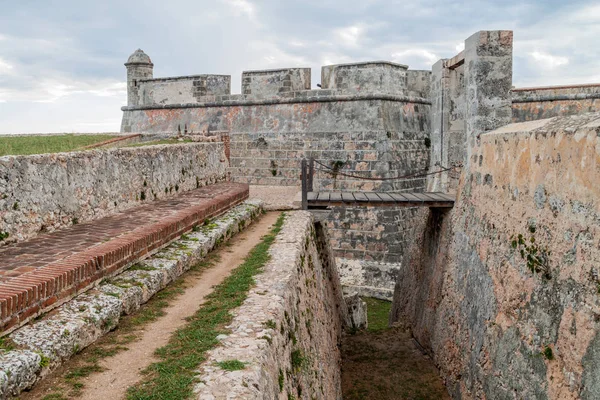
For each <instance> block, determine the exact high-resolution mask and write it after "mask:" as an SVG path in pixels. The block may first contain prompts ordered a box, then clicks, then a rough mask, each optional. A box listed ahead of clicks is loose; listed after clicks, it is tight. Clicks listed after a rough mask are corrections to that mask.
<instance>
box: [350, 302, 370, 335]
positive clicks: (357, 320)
mask: <svg viewBox="0 0 600 400" xmlns="http://www.w3.org/2000/svg"><path fill="white" fill-rule="evenodd" d="M344 300H345V301H346V306H347V307H348V318H349V319H350V328H352V329H356V330H361V329H367V328H368V327H369V321H368V319H367V303H365V302H364V301H363V300H362V299H361V298H360V296H359V295H358V293H355V294H353V295H350V296H345V297H344Z"/></svg>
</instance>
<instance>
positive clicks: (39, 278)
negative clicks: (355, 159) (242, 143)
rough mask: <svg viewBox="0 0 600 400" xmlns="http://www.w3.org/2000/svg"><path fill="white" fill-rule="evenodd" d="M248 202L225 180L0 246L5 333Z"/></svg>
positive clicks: (243, 188)
mask: <svg viewBox="0 0 600 400" xmlns="http://www.w3.org/2000/svg"><path fill="white" fill-rule="evenodd" d="M247 198H248V185H246V184H240V183H231V182H228V183H219V184H215V185H211V186H206V187H203V188H200V189H197V190H193V191H189V192H186V193H183V194H181V195H179V196H177V197H174V198H171V199H169V200H163V201H156V202H154V203H152V204H148V205H144V206H140V207H137V208H134V209H130V210H127V211H125V212H122V213H119V214H116V215H113V216H110V217H106V218H102V219H98V220H95V221H90V222H87V223H83V224H78V225H74V226H72V227H70V228H67V229H63V230H60V231H56V232H52V233H47V234H41V235H39V236H37V237H36V238H34V239H31V240H28V241H25V242H20V243H16V244H13V245H10V246H5V247H2V248H0V332H1V333H3V334H4V333H8V332H10V331H12V330H14V329H16V328H17V327H19V326H21V325H23V324H24V323H26V322H27V321H28V320H29V319H30V318H32V317H34V316H36V315H38V314H40V313H42V312H46V311H49V310H51V309H52V308H54V307H57V306H58V305H60V304H62V303H64V302H65V301H67V300H69V299H70V298H72V297H73V296H75V295H76V294H79V293H81V292H83V291H85V290H87V289H88V288H89V287H91V286H92V285H93V284H94V283H95V282H97V281H99V280H101V279H102V278H104V277H106V276H111V275H114V274H116V273H118V272H120V271H121V270H123V269H124V268H125V267H127V266H128V265H130V264H132V263H134V262H136V261H137V260H139V259H140V258H143V257H145V256H147V255H149V254H150V253H152V252H154V251H156V250H157V249H159V248H161V247H162V246H164V245H165V244H167V243H169V242H170V241H172V240H173V239H175V238H177V237H179V236H181V235H182V234H183V233H185V232H187V231H189V230H191V229H192V228H193V227H194V226H195V225H201V224H202V223H203V222H204V221H205V219H207V218H212V217H214V216H217V215H219V214H221V213H223V212H225V211H226V210H228V209H230V208H231V207H233V206H235V205H237V204H239V203H240V202H242V201H244V200H246V199H247Z"/></svg>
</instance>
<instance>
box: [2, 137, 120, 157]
mask: <svg viewBox="0 0 600 400" xmlns="http://www.w3.org/2000/svg"><path fill="white" fill-rule="evenodd" d="M113 137H115V136H113V135H56V136H35V135H31V136H15V137H7V136H3V137H0V156H6V155H29V154H42V153H59V152H63V151H73V150H76V149H78V148H80V147H84V146H89V145H91V144H94V143H100V142H104V141H105V140H109V139H112V138H113Z"/></svg>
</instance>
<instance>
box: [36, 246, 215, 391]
mask: <svg viewBox="0 0 600 400" xmlns="http://www.w3.org/2000/svg"><path fill="white" fill-rule="evenodd" d="M219 260H220V256H219V255H218V254H217V253H210V254H209V255H208V256H207V257H206V258H205V259H204V260H202V261H201V262H199V263H197V264H195V265H193V266H192V267H191V268H190V269H189V270H188V271H187V272H186V273H185V274H184V275H182V276H180V277H179V278H177V279H176V280H175V281H173V282H171V283H170V284H169V285H168V286H167V287H165V288H164V289H162V290H161V291H159V292H158V293H156V294H155V295H154V296H152V298H151V299H150V300H149V301H148V302H147V303H146V304H143V305H142V306H141V307H140V309H139V310H137V311H136V312H134V313H133V314H130V315H126V316H122V317H121V319H120V320H119V325H118V326H117V327H116V328H115V330H114V331H112V332H109V333H108V334H107V335H106V336H104V337H102V338H100V339H99V340H98V341H97V342H96V343H94V344H92V345H91V346H89V347H88V348H86V349H84V350H83V351H82V352H81V353H80V354H78V355H77V356H76V357H74V358H73V359H71V361H70V362H69V365H68V366H66V368H65V370H64V372H63V373H62V374H61V375H62V376H63V378H64V379H63V380H62V381H61V380H59V381H58V382H57V384H55V385H54V386H53V387H52V388H51V390H52V391H53V393H50V394H48V395H46V396H44V397H43V400H58V399H67V398H73V397H77V396H79V395H80V393H81V390H82V389H83V388H84V385H83V382H82V380H83V379H84V378H86V377H87V376H89V375H91V374H93V373H95V372H99V371H102V367H101V366H100V362H101V361H102V360H103V359H105V358H109V357H112V356H114V355H116V354H118V353H120V352H121V351H124V350H127V345H128V344H129V343H132V342H136V341H138V340H139V339H140V338H141V337H142V335H143V332H144V327H145V326H146V325H148V324H150V323H152V322H154V321H156V320H157V319H158V318H160V317H162V316H163V315H165V309H166V308H167V307H168V306H169V304H170V303H171V302H172V301H173V300H175V299H176V298H177V297H179V296H180V295H181V294H183V293H184V291H185V289H186V288H187V282H186V278H189V277H191V276H194V275H196V276H199V275H201V274H202V273H203V272H204V271H205V270H207V269H209V268H211V267H212V266H214V265H215V263H217V262H219Z"/></svg>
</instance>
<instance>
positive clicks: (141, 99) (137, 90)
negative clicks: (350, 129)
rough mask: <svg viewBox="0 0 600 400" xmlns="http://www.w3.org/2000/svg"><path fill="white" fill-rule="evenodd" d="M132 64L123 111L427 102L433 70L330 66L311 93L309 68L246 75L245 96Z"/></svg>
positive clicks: (146, 62) (211, 81)
mask: <svg viewBox="0 0 600 400" xmlns="http://www.w3.org/2000/svg"><path fill="white" fill-rule="evenodd" d="M132 57H133V58H135V59H136V60H137V61H136V63H130V62H128V63H127V64H126V65H127V70H128V86H127V90H128V99H129V100H128V104H127V107H124V108H123V111H131V110H143V109H161V108H189V107H214V106H231V105H258V104H265V105H268V104H279V103H283V104H285V103H287V104H289V103H294V102H298V103H306V102H323V101H326V102H327V101H329V102H330V101H348V100H369V99H380V100H393V101H394V100H395V101H408V102H415V103H428V102H429V99H428V98H429V87H430V77H431V72H430V71H412V70H408V67H407V66H406V65H402V64H396V63H392V62H388V61H370V62H361V63H354V64H338V65H328V66H324V67H322V69H321V85H320V86H321V88H320V89H319V88H315V89H312V88H311V69H310V68H283V69H268V70H255V71H244V72H243V73H242V85H241V94H231V76H230V75H191V76H177V77H167V78H153V76H152V67H153V64H152V63H151V61H150V57H148V56H147V55H146V54H145V53H144V52H142V51H141V50H137V51H136V52H135V53H134V54H133V55H132V56H131V57H130V59H131V58H132Z"/></svg>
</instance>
